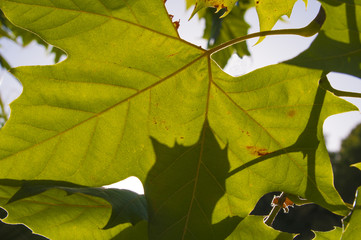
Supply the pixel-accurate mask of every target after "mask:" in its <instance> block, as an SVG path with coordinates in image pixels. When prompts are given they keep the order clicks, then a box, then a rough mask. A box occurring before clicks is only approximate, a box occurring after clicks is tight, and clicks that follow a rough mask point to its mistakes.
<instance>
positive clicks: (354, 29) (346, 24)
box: [287, 1, 361, 78]
mask: <svg viewBox="0 0 361 240" xmlns="http://www.w3.org/2000/svg"><path fill="white" fill-rule="evenodd" d="M322 7H323V8H324V9H325V12H326V21H325V23H324V24H323V26H322V29H321V32H320V33H319V34H318V36H317V38H316V39H315V40H314V41H313V42H312V44H311V46H310V47H309V48H308V49H307V50H305V51H304V52H302V53H301V54H300V55H298V56H297V57H295V58H294V59H291V60H289V61H287V63H288V64H293V65H297V66H303V67H308V68H314V69H323V70H325V71H326V72H340V73H346V74H350V75H353V76H355V77H358V78H361V64H360V62H361V41H360V39H361V5H360V4H359V3H357V2H355V1H348V2H345V1H340V2H337V3H333V2H330V1H322Z"/></svg>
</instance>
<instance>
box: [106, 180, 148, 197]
mask: <svg viewBox="0 0 361 240" xmlns="http://www.w3.org/2000/svg"><path fill="white" fill-rule="evenodd" d="M104 187H105V188H118V189H128V190H131V191H133V192H136V193H138V194H144V188H143V184H142V182H141V181H140V180H139V179H138V178H137V177H133V176H132V177H128V178H126V179H124V180H122V181H119V182H116V183H113V184H110V185H106V186H104Z"/></svg>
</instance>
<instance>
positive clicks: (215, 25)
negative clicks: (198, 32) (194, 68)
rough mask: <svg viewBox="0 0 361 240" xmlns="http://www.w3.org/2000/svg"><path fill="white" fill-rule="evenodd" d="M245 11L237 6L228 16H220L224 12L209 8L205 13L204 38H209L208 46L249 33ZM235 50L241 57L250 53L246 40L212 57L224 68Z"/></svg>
mask: <svg viewBox="0 0 361 240" xmlns="http://www.w3.org/2000/svg"><path fill="white" fill-rule="evenodd" d="M245 12H246V9H243V8H241V7H239V6H235V7H234V8H233V10H232V12H230V14H228V16H227V17H226V18H219V17H220V13H222V12H220V13H217V14H214V13H213V11H212V10H210V9H207V11H206V12H205V15H204V18H205V20H206V28H205V29H204V34H203V38H205V39H208V48H212V47H214V46H217V45H220V44H221V43H224V42H227V41H230V40H232V39H234V38H236V37H241V36H245V35H247V31H248V28H249V25H248V24H247V23H246V21H245V20H244V14H245ZM234 52H235V53H236V54H237V55H238V56H239V57H243V56H245V55H250V53H249V51H248V48H247V44H246V42H242V43H240V44H236V45H233V46H231V47H229V48H227V49H225V50H223V51H220V52H217V53H215V54H213V55H212V58H213V59H214V60H215V61H216V62H217V63H218V64H219V65H220V66H221V67H222V68H224V67H225V66H226V64H227V62H228V60H229V59H230V57H231V56H232V54H233V53H234Z"/></svg>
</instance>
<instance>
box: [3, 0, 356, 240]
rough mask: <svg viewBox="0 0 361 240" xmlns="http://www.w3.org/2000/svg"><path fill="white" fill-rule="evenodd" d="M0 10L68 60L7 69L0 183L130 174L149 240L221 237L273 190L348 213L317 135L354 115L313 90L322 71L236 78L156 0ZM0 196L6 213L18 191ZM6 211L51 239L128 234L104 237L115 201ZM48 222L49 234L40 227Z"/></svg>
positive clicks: (39, 203)
mask: <svg viewBox="0 0 361 240" xmlns="http://www.w3.org/2000/svg"><path fill="white" fill-rule="evenodd" d="M0 3H1V8H2V10H3V11H4V13H5V15H6V16H7V17H8V18H9V19H10V20H11V21H12V22H14V23H15V24H17V25H19V26H21V27H23V28H26V29H29V30H31V31H33V32H36V33H37V34H39V36H40V37H42V38H43V39H45V40H46V41H47V42H49V43H51V44H53V45H55V46H57V47H59V48H60V49H63V50H64V51H65V52H66V53H67V54H68V58H67V59H66V60H65V61H63V62H61V63H60V64H57V65H53V66H34V67H20V68H16V69H14V70H12V72H13V73H14V74H15V75H16V76H17V77H18V78H19V79H20V80H21V82H22V83H23V85H24V91H23V93H22V95H21V97H20V98H18V99H17V100H16V101H15V102H14V103H13V104H12V105H11V109H12V110H11V117H10V120H9V121H8V122H7V123H6V125H5V127H4V128H3V129H1V131H0V146H1V149H0V163H1V168H0V178H1V179H12V180H44V179H45V180H48V181H49V180H51V181H66V182H72V183H74V184H79V185H85V186H91V187H98V186H102V185H105V184H110V183H114V182H117V181H119V180H122V179H124V178H127V177H129V176H136V177H138V178H139V179H140V180H141V181H142V182H143V183H146V185H147V187H146V196H145V197H146V198H148V197H147V195H148V194H149V202H150V206H151V210H150V215H149V216H150V217H149V223H148V224H146V223H144V221H142V222H140V224H142V225H140V227H139V229H142V231H145V229H146V228H148V229H149V231H150V236H158V234H163V233H165V234H169V235H163V236H171V237H173V236H187V237H188V236H189V237H190V236H191V235H192V232H193V231H195V233H194V234H196V235H197V236H203V234H204V236H210V233H209V230H211V231H214V232H215V233H216V234H215V235H214V238H215V239H223V238H224V237H226V236H227V234H230V233H231V231H232V227H233V228H234V227H236V225H237V224H238V222H239V221H240V220H241V219H243V218H246V217H247V216H248V214H249V213H250V212H251V211H252V209H253V207H254V206H255V204H256V203H257V201H258V200H259V198H260V197H261V196H263V195H264V194H266V193H268V192H272V191H283V192H286V193H289V194H293V195H296V196H301V197H303V198H306V199H307V200H310V201H312V202H315V203H317V204H319V205H321V206H323V207H325V208H327V209H329V210H331V211H333V212H335V213H338V214H343V215H346V214H347V213H348V209H347V207H346V206H345V205H344V203H343V202H342V200H341V198H340V197H339V195H338V193H337V192H336V190H335V189H334V187H333V177H332V168H331V164H330V162H329V157H328V153H327V151H326V148H325V144H324V139H323V133H322V125H323V122H324V120H325V119H326V118H327V117H328V116H330V115H333V114H337V113H341V112H345V111H352V110H356V107H354V106H353V105H351V104H350V103H348V102H346V101H344V100H342V99H339V98H337V97H335V96H334V95H333V94H330V93H329V92H327V91H326V90H325V89H323V88H322V87H320V86H319V84H318V82H319V80H320V79H321V78H322V77H324V73H323V71H322V70H320V69H308V68H304V67H299V66H292V65H289V64H278V65H273V66H268V67H266V68H262V69H259V70H256V71H254V72H252V73H249V74H247V75H244V76H240V77H237V78H235V77H231V76H229V75H227V74H226V73H224V72H223V71H222V70H221V69H220V68H219V67H218V65H217V64H216V63H215V62H214V61H213V60H212V59H211V54H212V53H213V51H212V50H209V51H206V50H204V49H201V48H199V47H197V46H195V45H192V44H190V43H188V42H186V41H184V40H182V39H180V38H179V36H178V34H177V31H176V29H175V28H174V26H173V24H172V22H171V21H170V19H169V17H168V13H167V12H166V10H165V8H164V5H163V1H162V0H149V1H143V0H133V1H127V2H125V1H112V0H102V1H94V0H73V1H66V0H63V1H60V0H56V1H54V0H2V1H1V2H0ZM159 149H161V151H160V150H159ZM163 154H165V156H169V158H166V157H164V156H163ZM187 154H190V155H189V157H190V158H189V159H188V158H185V155H187ZM179 159H180V160H182V161H181V162H179V161H177V160H179ZM172 160H173V162H170V161H172ZM217 161H218V162H217ZM174 166H177V167H176V168H173V167H174ZM166 167H168V168H166ZM178 167H179V168H178ZM163 168H166V169H165V170H164V171H165V172H162V171H161V170H162V169H163ZM210 168H211V169H210ZM208 170H209V171H208ZM207 171H208V172H207ZM162 174H165V175H167V174H169V175H167V177H164V176H162ZM158 175H159V176H161V177H160V178H159V179H160V182H159V184H153V183H152V182H157V181H156V180H155V179H157V176H158ZM212 177H213V179H212ZM186 180H188V182H185V181H186ZM207 188H210V189H212V190H214V191H210V190H207ZM1 189H2V193H1V194H2V195H1V199H2V202H1V204H3V203H4V202H6V201H7V200H8V199H10V198H11V197H12V196H13V194H14V193H15V192H16V191H17V188H14V187H6V186H5V187H2V188H1ZM147 189H148V190H147ZM162 189H164V192H163V190H162ZM189 189H190V192H189ZM183 190H188V191H185V192H183ZM155 193H159V195H157V194H155ZM172 193H182V194H181V195H171V194H172ZM203 194H204V195H203ZM208 195H209V199H210V201H208V202H207V201H206V200H205V197H206V196H208ZM174 196H178V198H174ZM58 199H62V202H61V204H64V205H62V207H59V205H58V204H59V200H58ZM63 199H66V200H63ZM167 199H168V200H169V199H171V201H170V202H169V201H167ZM182 199H183V200H184V201H182ZM79 203H80V205H79ZM187 204H188V205H187ZM162 206H164V207H167V209H166V210H165V208H164V209H163V208H162ZM6 209H7V210H9V213H10V216H9V219H8V221H9V222H14V221H18V220H19V219H20V218H21V221H23V222H24V223H26V224H28V225H29V226H30V227H32V228H33V229H34V230H35V231H36V232H41V233H44V234H45V235H47V236H49V237H51V238H53V239H69V236H68V235H67V233H69V232H70V233H73V232H74V234H75V235H76V236H75V237H74V239H92V238H93V239H109V238H113V237H118V238H119V239H121V238H122V237H121V236H122V234H123V233H124V232H126V231H127V230H129V231H127V232H128V233H129V234H133V233H135V232H136V231H135V230H134V228H137V227H136V226H137V225H135V227H134V228H133V227H132V228H130V229H129V227H130V226H131V224H121V225H119V226H116V227H114V228H111V229H108V230H102V231H99V229H100V228H102V227H104V226H105V225H106V223H107V222H108V221H109V218H110V215H111V209H110V205H109V204H108V203H107V202H106V201H104V200H102V199H98V198H96V197H89V196H86V197H85V196H84V195H82V194H72V195H70V196H67V197H66V198H64V191H62V190H59V189H56V188H55V189H51V190H48V191H46V192H43V193H41V194H40V195H36V196H32V197H29V198H26V199H22V200H19V201H15V202H12V203H10V204H8V205H7V206H6ZM68 209H69V210H68ZM70 209H71V210H70ZM85 209H87V210H85ZM157 209H160V211H159V212H157ZM24 212H28V213H29V214H28V215H27V216H24V215H23V213H24ZM38 214H39V215H38ZM77 216H80V217H78V218H77ZM37 217H38V218H37ZM175 217H179V219H178V220H179V222H176V219H175ZM40 218H42V220H39V219H40ZM33 219H38V221H33ZM75 219H76V225H74V222H75V221H74V220H75ZM95 219H97V220H95ZM236 220H237V221H238V222H237V221H236ZM48 221H51V222H54V225H53V226H54V227H49V226H43V223H44V222H48ZM69 221H70V222H69ZM199 222H201V223H202V224H203V223H204V224H205V225H204V226H202V227H199V225H198V223H199ZM167 224H173V225H172V226H174V228H172V226H170V227H171V228H169V229H168V228H167ZM240 224H242V222H241V223H240ZM58 226H59V227H58ZM60 226H61V227H60ZM195 226H197V227H195ZM198 227H199V229H198ZM75 228H77V230H76V231H75V230H74V229H75ZM89 228H91V229H92V230H89ZM78 229H79V230H78ZM126 229H127V230H126ZM137 229H138V228H137ZM62 230H64V232H61V233H59V232H60V231H62ZM133 230H134V231H133ZM190 230H191V231H190ZM128 233H127V234H128ZM179 233H180V235H177V234H179ZM57 234H60V235H57ZM124 234H125V233H124ZM139 234H140V236H139V237H141V236H144V235H145V234H146V233H144V232H141V233H139ZM94 236H95V237H94ZM165 239H166V238H165ZM184 239H187V238H184ZM188 239H189V238H188Z"/></svg>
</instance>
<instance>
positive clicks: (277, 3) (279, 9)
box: [254, 0, 307, 43]
mask: <svg viewBox="0 0 361 240" xmlns="http://www.w3.org/2000/svg"><path fill="white" fill-rule="evenodd" d="M296 1H297V0H254V3H255V6H256V11H257V15H258V20H259V25H260V31H268V30H271V29H272V28H273V26H274V25H275V24H276V23H277V21H278V20H279V19H280V18H281V17H282V16H283V15H287V16H288V17H290V16H291V13H292V9H293V6H294V4H295V3H296ZM304 1H305V4H306V5H307V0H304ZM263 39H264V37H261V38H260V39H259V40H258V43H259V42H261V41H262V40H263Z"/></svg>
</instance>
